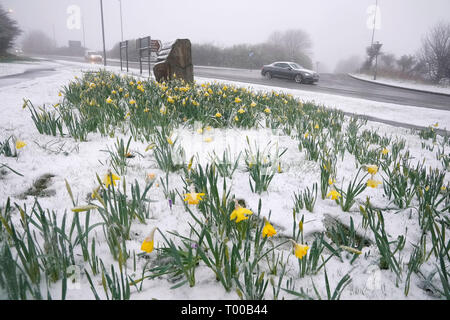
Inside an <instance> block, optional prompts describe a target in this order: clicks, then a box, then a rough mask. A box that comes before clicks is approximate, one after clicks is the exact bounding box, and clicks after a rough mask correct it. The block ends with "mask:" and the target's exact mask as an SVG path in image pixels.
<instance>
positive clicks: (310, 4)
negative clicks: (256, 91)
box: [0, 0, 450, 70]
mask: <svg viewBox="0 0 450 320" xmlns="http://www.w3.org/2000/svg"><path fill="white" fill-rule="evenodd" d="M0 3H1V4H2V5H3V6H4V7H5V8H6V9H9V8H11V9H13V13H12V17H13V18H15V19H16V20H17V21H18V22H19V24H20V26H21V27H22V29H23V30H24V31H25V32H29V31H30V30H33V29H40V30H42V31H44V32H46V33H47V34H48V35H49V36H50V37H53V26H54V27H55V37H56V41H57V43H58V45H67V41H68V40H82V29H80V30H68V29H67V26H66V21H67V18H68V14H67V12H66V10H67V7H68V6H70V5H78V6H79V7H80V8H81V13H82V16H83V17H84V24H85V30H86V46H87V47H88V48H91V49H101V47H102V42H101V24H100V4H99V3H100V1H99V0H0ZM103 4H104V14H105V33H106V46H107V48H108V49H109V48H111V47H112V46H113V44H114V43H115V42H117V41H120V14H119V0H103ZM373 4H375V0H226V1H215V0H157V1H156V0H122V8H123V20H124V37H125V39H130V38H136V37H140V36H147V35H151V36H152V38H156V39H161V40H163V41H167V40H172V39H175V38H189V39H190V40H191V41H192V42H196V43H202V42H209V43H214V44H216V45H223V46H228V45H233V44H238V43H259V42H263V41H265V40H266V39H267V37H268V36H269V35H270V33H271V32H273V31H275V30H280V31H283V30H286V29H295V28H301V29H303V30H305V31H306V32H308V33H309V34H310V36H311V38H312V40H313V57H312V58H313V61H320V62H321V64H322V66H327V67H328V69H329V70H333V69H334V66H335V64H336V63H337V62H338V61H339V60H340V59H342V58H346V57H348V56H350V55H353V54H358V55H360V56H363V55H364V53H365V47H366V46H367V45H368V44H370V40H371V33H372V31H371V30H369V29H368V28H367V26H366V24H367V19H368V14H367V9H368V7H369V6H370V5H373ZM379 6H380V10H381V30H377V31H376V35H375V40H379V41H380V42H382V43H383V49H384V50H385V51H389V52H392V53H394V54H396V55H401V54H404V53H415V52H416V50H417V49H418V48H419V46H420V41H421V37H422V36H423V34H424V33H425V32H426V31H427V30H428V29H429V28H430V27H431V26H432V25H433V24H435V23H436V22H438V21H447V22H450V1H449V0H428V1H427V0H379Z"/></svg>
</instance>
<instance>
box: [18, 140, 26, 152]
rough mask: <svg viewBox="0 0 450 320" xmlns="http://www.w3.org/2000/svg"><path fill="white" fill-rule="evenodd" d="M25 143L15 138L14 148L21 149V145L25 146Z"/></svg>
mask: <svg viewBox="0 0 450 320" xmlns="http://www.w3.org/2000/svg"><path fill="white" fill-rule="evenodd" d="M26 145H27V144H26V143H25V142H24V141H21V140H17V141H16V149H17V150H19V149H22V148H23V147H25V146H26Z"/></svg>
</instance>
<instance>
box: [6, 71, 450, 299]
mask: <svg viewBox="0 0 450 320" xmlns="http://www.w3.org/2000/svg"><path fill="white" fill-rule="evenodd" d="M64 64H65V67H64V68H62V69H60V70H58V71H57V72H55V74H54V75H52V76H48V77H42V78H39V79H35V80H30V81H25V82H23V83H21V84H18V85H13V86H9V87H4V88H0V97H1V101H2V104H1V110H0V111H1V115H2V116H1V117H0V141H4V140H5V139H7V138H8V137H9V136H11V135H12V136H14V137H16V138H17V139H18V140H22V141H25V142H26V143H27V145H26V146H25V148H23V149H21V150H20V151H19V157H18V159H12V158H5V157H3V156H0V160H1V161H0V162H1V163H6V164H8V166H10V167H11V168H13V169H15V170H17V171H18V172H20V173H21V174H23V177H20V176H17V175H14V174H12V173H8V174H7V175H5V176H0V206H3V205H4V203H5V202H6V199H7V198H8V197H10V198H11V200H12V202H13V203H14V202H16V203H18V204H20V205H21V206H22V205H23V204H26V205H27V207H31V206H32V204H33V201H34V200H33V199H32V197H28V198H26V199H25V200H24V199H21V198H20V194H22V193H23V192H24V191H25V190H26V189H27V188H28V187H30V186H31V185H32V184H33V182H34V181H35V180H36V179H38V177H40V176H42V175H44V174H47V173H51V174H53V175H54V178H52V180H51V186H50V189H51V190H53V191H54V195H53V196H50V197H43V198H40V199H39V201H40V203H41V205H42V206H43V207H44V208H46V209H49V210H56V211H57V212H58V213H59V214H62V213H63V212H64V211H65V210H68V215H69V216H70V215H71V214H73V213H72V212H71V211H70V210H69V209H70V208H71V207H72V203H71V200H70V198H69V196H68V194H67V191H66V188H65V179H67V181H68V182H69V183H70V185H71V187H72V191H73V194H74V196H75V198H78V199H79V203H80V204H84V203H85V199H86V196H87V194H88V193H90V192H91V191H92V190H93V189H94V188H95V186H96V185H97V182H96V179H95V175H96V174H99V175H100V176H103V175H104V174H106V171H107V166H105V165H103V164H105V163H106V162H107V160H108V154H107V153H105V152H103V151H102V150H106V149H107V147H110V148H112V146H113V145H114V142H115V138H107V137H101V136H100V135H99V134H89V136H88V141H87V142H76V141H74V140H73V139H71V138H59V137H52V136H46V135H40V134H39V133H38V132H37V130H36V128H35V126H34V124H33V121H32V119H31V117H30V114H29V111H28V110H27V109H23V108H22V105H23V98H26V99H29V100H31V101H32V102H33V104H34V105H35V106H40V105H43V104H45V105H54V104H56V103H58V101H59V100H60V99H61V98H60V97H58V92H59V90H60V88H61V87H62V86H63V85H67V83H68V82H69V81H70V80H72V79H73V78H74V77H75V76H78V77H81V76H82V72H81V70H80V64H78V63H64ZM81 68H82V69H83V70H88V69H90V70H95V69H98V68H99V67H98V66H95V65H89V64H81ZM118 69H119V68H115V67H108V70H113V71H116V72H117V70H118ZM196 80H197V81H198V82H203V81H210V80H209V79H200V78H197V79H196ZM223 82H226V83H231V84H236V85H239V86H243V87H250V88H252V89H254V90H257V91H268V92H270V91H272V90H275V91H283V92H285V93H291V94H292V95H294V96H296V97H299V98H301V99H303V100H305V101H307V100H313V101H315V102H316V103H317V104H320V105H322V104H323V105H325V106H328V107H332V108H337V109H341V110H344V111H348V112H354V113H360V114H367V115H373V116H376V117H378V118H386V119H389V120H395V121H400V122H406V123H411V124H416V125H421V126H429V125H431V124H434V123H436V122H439V127H442V128H450V112H449V111H439V110H431V109H422V108H417V107H405V106H398V105H393V104H387V103H379V102H371V101H366V100H361V99H354V98H346V97H338V96H333V95H328V94H317V93H311V92H306V91H301V90H289V89H284V88H274V87H268V86H261V85H250V86H249V85H248V84H240V83H233V82H231V81H223ZM367 128H372V129H375V130H378V133H379V134H380V135H384V134H386V135H393V136H398V137H401V138H403V139H406V142H407V148H409V149H410V151H411V156H412V158H413V159H415V161H421V160H422V159H425V161H426V163H427V164H428V165H430V166H432V167H439V165H440V162H439V161H438V160H436V157H435V154H434V153H431V152H427V151H425V150H424V149H422V147H421V140H420V138H419V137H418V136H417V135H413V134H411V133H410V131H409V130H406V129H402V128H396V127H392V126H389V125H384V124H380V123H375V122H370V121H369V122H368V124H367ZM174 136H178V137H179V141H180V144H181V145H182V146H184V148H185V150H186V153H187V154H186V158H187V159H189V158H190V156H191V155H194V154H198V158H199V159H202V160H201V161H207V160H208V159H209V155H210V154H211V152H212V151H216V153H217V154H218V155H221V154H222V151H223V149H224V148H226V147H227V146H230V148H231V149H232V152H233V153H237V152H239V151H242V150H243V149H244V147H245V144H246V137H248V138H249V139H250V141H251V142H252V143H253V142H256V143H258V144H259V145H261V146H265V145H266V144H267V142H268V141H271V142H272V143H273V144H278V145H279V147H283V148H288V152H287V153H286V154H285V155H284V156H283V158H282V168H283V173H280V174H277V175H275V177H274V180H273V181H272V183H271V185H270V187H269V192H267V193H263V194H262V195H261V196H258V195H256V194H254V193H252V192H251V190H250V187H249V183H248V173H246V172H244V169H243V164H242V161H241V165H240V167H239V168H238V170H237V172H236V174H235V176H234V177H233V180H232V181H231V182H230V183H231V186H232V189H231V193H232V194H235V195H236V198H243V199H246V202H247V207H248V208H251V209H252V210H253V211H256V210H257V208H258V201H259V200H260V199H261V200H262V208H263V210H262V215H263V216H268V215H269V212H271V221H272V223H273V225H274V227H275V228H276V230H277V231H278V236H280V235H290V234H291V230H292V203H293V201H292V195H293V193H294V192H298V191H299V190H302V189H304V188H306V187H311V186H312V184H313V183H314V182H318V180H319V177H320V168H319V166H318V164H317V163H315V162H311V161H308V160H306V158H305V154H304V153H302V152H299V151H298V143H297V142H296V141H295V140H294V139H291V138H290V137H289V136H285V135H280V134H274V132H273V131H272V130H268V129H259V130H239V131H235V130H212V131H210V132H205V133H203V134H198V133H197V132H190V131H188V130H186V129H182V130H179V131H177V132H174ZM206 136H208V137H210V138H212V142H209V143H208V142H205V137H206ZM118 137H119V138H120V137H123V138H124V140H127V139H128V137H127V136H122V135H119V136H118ZM146 147H147V145H146V144H144V143H141V142H135V141H132V143H131V149H132V150H133V151H135V152H139V153H141V154H142V155H143V157H140V156H137V157H136V158H134V159H130V162H129V166H128V172H127V174H126V181H127V182H128V183H131V182H133V181H134V180H135V179H136V180H137V181H138V182H139V183H140V184H141V185H143V184H144V181H145V179H146V177H147V175H148V174H149V173H154V174H155V175H156V176H157V179H158V181H159V177H164V176H165V175H164V174H163V172H162V171H161V170H159V169H158V166H157V164H156V162H155V160H154V157H153V156H152V154H151V152H146V151H145V149H146ZM100 161H101V162H102V163H103V164H101V163H100ZM337 172H338V179H337V180H338V181H337V184H338V185H340V184H341V183H342V182H343V181H345V183H347V182H348V181H349V177H351V176H352V175H354V174H355V161H354V158H352V157H351V156H346V158H345V159H344V161H341V162H339V163H338V168H337ZM121 178H122V179H123V178H124V177H121ZM448 179H449V176H448V175H447V177H446V181H448ZM169 181H170V182H169V184H170V189H175V188H178V189H179V190H180V192H181V191H182V186H183V182H182V181H181V178H180V175H179V174H176V173H175V174H171V175H170V177H169ZM219 185H221V184H219ZM366 196H370V197H371V198H372V201H373V203H375V204H379V203H382V202H383V201H385V200H384V199H383V190H382V188H378V189H372V188H368V189H367V190H366V191H364V193H363V194H361V195H360V196H359V197H358V199H359V200H360V201H361V202H363V201H364V200H365V199H366ZM150 198H151V199H152V200H155V202H154V203H152V204H151V210H152V217H151V219H150V220H149V221H148V223H147V225H143V224H139V223H135V224H133V227H132V233H131V234H132V239H131V240H129V241H127V248H128V249H129V250H131V251H133V250H135V251H136V253H139V252H140V246H141V243H142V241H143V239H144V238H145V237H146V236H147V235H148V233H149V232H150V230H151V229H152V228H153V227H154V226H157V227H158V228H159V229H160V230H161V231H162V232H166V231H171V230H176V231H178V232H179V233H180V234H185V233H186V232H187V231H188V225H187V221H189V219H190V218H189V215H188V214H187V213H186V211H185V210H184V205H183V204H181V200H180V199H179V198H177V200H176V202H175V205H174V206H173V208H172V209H170V208H169V205H168V203H167V200H166V199H165V197H164V194H163V191H162V188H161V186H159V187H158V186H154V187H153V188H152V190H151V192H150ZM194 210H195V209H194ZM81 214H82V213H81ZM301 214H304V215H305V224H304V228H305V233H306V235H307V236H310V235H312V234H313V233H315V232H320V231H324V220H326V219H330V218H335V219H338V220H340V221H342V222H343V223H346V224H348V223H349V219H350V217H352V218H353V219H354V220H355V222H357V227H358V230H359V231H361V232H362V233H363V234H365V233H366V232H367V231H364V230H363V229H362V228H361V226H360V223H358V221H359V222H360V214H359V212H358V210H356V211H351V212H350V213H344V212H342V211H341V210H340V209H339V208H338V207H337V206H336V203H335V202H334V201H331V200H321V199H320V196H319V198H318V199H317V203H316V206H315V209H314V213H309V212H308V211H306V210H302V212H301ZM408 215H409V214H408ZM411 215H412V218H410V219H408V218H406V216H407V215H406V212H401V213H400V214H386V216H385V219H386V229H387V230H386V231H387V232H388V234H389V235H390V236H391V237H392V239H396V238H397V236H398V235H404V234H405V232H406V230H408V231H407V232H408V233H407V242H408V246H407V248H405V251H404V252H402V253H405V252H406V253H410V250H411V246H410V245H409V244H410V243H417V240H418V239H419V237H420V235H418V234H414V230H417V228H418V227H417V219H416V216H415V214H411ZM16 218H17V217H16ZM92 220H93V221H92V224H94V223H96V222H99V221H102V220H101V217H99V216H98V215H97V216H95V215H94V217H93V218H92ZM99 230H100V229H99ZM366 236H367V237H369V238H370V235H369V234H366ZM96 237H97V239H98V243H99V247H98V248H97V254H98V256H100V257H102V259H103V262H104V263H105V265H109V264H113V263H114V264H115V265H116V264H117V263H116V262H114V261H113V259H112V257H111V255H110V253H109V250H108V246H107V245H106V243H104V236H103V233H102V232H101V231H97V232H96ZM102 240H103V242H102ZM162 241H163V240H162V238H161V237H160V236H158V235H157V236H156V247H158V246H160V245H161V244H162ZM370 251H373V252H374V251H376V250H375V249H374V248H373V247H368V248H364V249H363V254H362V255H361V256H360V257H359V258H358V259H357V261H356V262H355V263H353V264H352V265H350V263H349V259H348V258H345V259H344V261H343V262H339V261H338V260H334V259H332V261H330V262H329V263H328V264H327V272H328V276H329V278H330V282H331V286H332V288H334V287H335V286H336V284H337V282H338V281H339V280H340V279H341V278H342V276H343V275H344V274H345V273H347V272H350V275H351V278H352V283H351V284H350V286H349V287H348V288H347V289H346V290H345V291H344V293H343V294H342V298H343V299H405V296H404V294H403V287H402V286H400V287H397V286H396V285H395V276H394V275H393V273H392V272H390V271H388V270H379V269H377V268H376V265H377V259H376V255H374V254H370ZM408 258H409V256H406V255H405V257H404V259H403V260H406V262H407V259H408ZM79 262H80V264H81V262H82V259H81V258H80V261H79ZM145 262H146V261H142V260H138V266H137V269H138V271H137V272H136V278H137V277H139V269H140V268H142V267H143V266H144V264H145ZM296 265H297V262H296V259H295V257H293V258H291V259H289V261H288V267H287V270H288V271H292V270H295V268H296ZM128 269H129V274H132V273H133V270H131V269H132V266H131V265H128ZM373 277H376V279H378V280H377V282H376V284H375V285H373V284H371V283H372V282H371V281H373ZM314 279H315V280H314V282H315V284H316V286H317V288H318V289H319V291H320V292H321V293H322V295H324V294H325V293H324V292H325V286H324V281H323V276H322V273H321V274H320V276H316V277H315V278H314ZM94 282H95V283H98V280H95V281H94ZM299 283H300V286H303V288H304V289H305V290H306V289H307V288H309V289H308V290H309V291H308V294H310V295H314V293H313V291H312V287H311V282H310V279H309V278H308V277H306V278H304V279H302V280H300V281H299ZM171 285H172V284H170V283H168V282H167V280H165V279H154V280H146V281H144V285H143V291H142V292H134V291H135V289H134V288H133V289H132V292H133V293H132V298H133V299H152V298H157V299H238V296H237V294H236V293H235V292H234V291H231V292H229V293H227V292H225V290H224V289H223V288H222V286H221V285H220V283H218V282H217V281H216V280H215V276H214V274H213V273H212V272H211V271H210V269H208V268H207V267H206V266H204V265H200V266H199V267H198V269H197V272H196V285H195V287H193V288H190V287H189V286H188V285H184V286H182V287H181V288H178V289H175V290H171V289H169V287H170V286H171ZM269 287H270V285H269ZM96 288H97V292H99V294H100V296H104V295H102V292H103V290H102V289H101V285H97V286H96ZM297 288H299V286H297ZM50 290H51V293H52V294H53V295H54V298H57V297H59V295H60V282H58V283H56V284H55V285H54V287H53V288H51V289H50ZM271 294H272V293H271V289H268V290H267V299H270V298H271ZM281 296H285V297H286V299H291V298H292V296H290V295H288V294H284V293H280V297H281ZM0 298H1V293H0ZM67 298H69V299H91V298H94V296H93V295H92V293H91V289H90V287H89V284H88V282H87V280H86V278H85V277H82V279H81V286H80V288H74V289H70V290H69V291H68V297H67ZM407 298H408V299H431V298H433V297H431V296H430V295H428V294H427V292H426V291H425V290H423V288H422V284H421V282H420V281H419V280H418V279H417V277H416V276H415V275H413V278H412V284H411V290H410V294H409V296H408V297H407Z"/></svg>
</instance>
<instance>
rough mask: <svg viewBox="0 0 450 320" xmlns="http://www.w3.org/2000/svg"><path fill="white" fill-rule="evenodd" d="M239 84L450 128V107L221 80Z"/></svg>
mask: <svg viewBox="0 0 450 320" xmlns="http://www.w3.org/2000/svg"><path fill="white" fill-rule="evenodd" d="M195 79H196V81H197V82H199V83H203V82H210V81H212V80H211V79H208V78H199V77H196V78H195ZM218 82H224V83H229V84H233V85H236V86H240V87H246V88H250V89H251V90H255V91H267V92H271V91H272V90H273V91H278V92H284V93H287V94H292V95H293V96H294V97H296V98H298V99H300V100H302V101H313V102H315V103H316V104H317V105H321V106H326V107H327V108H332V109H339V110H342V111H344V112H349V113H354V114H358V115H365V116H371V117H375V118H378V119H383V120H391V121H396V122H400V123H407V124H411V125H415V126H420V127H429V126H430V125H433V124H435V123H438V124H439V127H440V128H441V129H445V128H450V110H448V111H443V110H436V109H431V108H421V107H416V106H404V105H398V104H393V103H385V102H377V101H370V100H364V99H358V98H351V97H343V96H337V95H332V94H328V93H317V92H310V91H306V90H297V89H286V88H281V87H274V86H264V85H256V84H252V85H249V84H248V83H243V82H237V81H228V80H227V81H225V80H220V81H218Z"/></svg>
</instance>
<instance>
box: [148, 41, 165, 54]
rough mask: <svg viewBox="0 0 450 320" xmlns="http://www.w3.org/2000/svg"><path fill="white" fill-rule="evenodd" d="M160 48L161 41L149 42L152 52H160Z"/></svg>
mask: <svg viewBox="0 0 450 320" xmlns="http://www.w3.org/2000/svg"><path fill="white" fill-rule="evenodd" d="M161 47H162V43H161V40H151V41H150V50H151V51H152V52H158V51H159V50H161Z"/></svg>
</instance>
